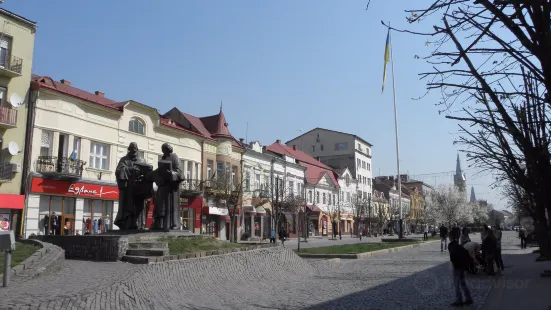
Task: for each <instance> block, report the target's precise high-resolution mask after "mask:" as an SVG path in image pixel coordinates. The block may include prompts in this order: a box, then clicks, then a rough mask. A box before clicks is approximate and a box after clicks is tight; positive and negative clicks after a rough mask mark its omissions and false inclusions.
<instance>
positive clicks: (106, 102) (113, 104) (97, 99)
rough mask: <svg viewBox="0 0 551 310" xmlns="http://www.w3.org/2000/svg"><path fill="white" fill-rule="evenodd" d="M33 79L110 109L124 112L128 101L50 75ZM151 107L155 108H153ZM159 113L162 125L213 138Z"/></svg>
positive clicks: (41, 84) (46, 86)
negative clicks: (88, 90) (71, 84)
mask: <svg viewBox="0 0 551 310" xmlns="http://www.w3.org/2000/svg"><path fill="white" fill-rule="evenodd" d="M32 81H33V82H35V83H37V84H38V86H39V87H44V88H47V89H51V90H53V91H57V92H59V93H62V94H65V95H68V96H71V97H75V98H78V99H81V100H84V101H88V102H90V103H94V104H97V105H100V106H102V107H105V108H108V109H114V110H118V111H121V112H122V111H123V110H124V105H125V104H126V102H117V101H115V100H112V99H109V98H106V97H104V96H99V95H96V94H93V93H89V92H87V91H84V90H82V89H79V88H76V87H73V86H70V85H66V84H63V83H61V82H57V81H54V80H53V79H52V78H51V77H48V76H38V75H35V74H33V75H32ZM150 108H151V107H150ZM151 109H154V108H151ZM157 114H158V112H157ZM158 115H159V118H160V124H161V125H162V126H166V127H170V128H173V129H176V130H180V131H184V132H187V133H190V134H192V135H196V136H200V137H206V138H209V139H210V138H211V137H210V135H208V136H205V135H204V134H202V133H196V132H194V131H191V130H189V129H186V128H184V127H182V126H180V125H178V124H177V123H175V122H171V121H170V120H169V119H168V118H166V117H163V116H162V115H160V114H158Z"/></svg>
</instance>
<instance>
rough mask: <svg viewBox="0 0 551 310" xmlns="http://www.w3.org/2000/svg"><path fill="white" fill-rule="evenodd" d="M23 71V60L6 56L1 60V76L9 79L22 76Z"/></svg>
mask: <svg viewBox="0 0 551 310" xmlns="http://www.w3.org/2000/svg"><path fill="white" fill-rule="evenodd" d="M22 69H23V59H21V58H19V57H15V56H11V57H10V56H9V55H8V56H6V57H5V58H4V59H0V75H3V76H7V77H12V78H13V77H18V76H21V72H22Z"/></svg>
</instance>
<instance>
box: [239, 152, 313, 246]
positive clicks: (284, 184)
mask: <svg viewBox="0 0 551 310" xmlns="http://www.w3.org/2000/svg"><path fill="white" fill-rule="evenodd" d="M243 169H244V171H243V174H244V176H243V178H244V190H243V213H244V216H243V223H242V225H241V226H242V227H243V228H244V231H245V233H247V234H248V235H249V236H250V237H251V238H261V237H262V236H263V235H264V234H266V235H267V236H269V234H270V231H271V230H274V231H276V233H277V231H279V228H278V229H275V227H274V225H275V224H274V221H273V218H272V204H271V200H274V199H276V198H275V195H276V194H275V193H276V191H277V190H279V191H280V193H281V196H282V198H281V199H283V197H288V196H295V197H296V196H299V197H300V196H303V195H304V180H305V171H306V168H305V167H303V166H301V165H299V164H297V163H296V162H295V160H294V158H292V157H291V156H286V157H283V158H282V157H278V156H274V155H273V154H271V153H269V152H267V151H266V150H265V148H263V147H262V146H261V145H260V143H259V142H251V143H249V145H248V146H247V148H246V151H245V154H243ZM277 183H278V184H277ZM276 184H277V185H276ZM284 221H285V222H288V223H289V225H288V226H287V227H285V228H286V229H288V230H289V231H291V233H293V231H294V230H295V229H296V216H295V215H294V214H284V218H283V219H282V221H280V222H281V223H282V222H284ZM289 228H291V229H289Z"/></svg>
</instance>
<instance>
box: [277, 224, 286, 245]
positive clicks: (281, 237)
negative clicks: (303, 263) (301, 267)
mask: <svg viewBox="0 0 551 310" xmlns="http://www.w3.org/2000/svg"><path fill="white" fill-rule="evenodd" d="M286 237H287V232H286V231H285V229H283V228H281V229H280V230H279V240H281V245H282V246H285V238H286Z"/></svg>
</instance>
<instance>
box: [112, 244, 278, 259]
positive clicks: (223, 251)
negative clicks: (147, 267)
mask: <svg viewBox="0 0 551 310" xmlns="http://www.w3.org/2000/svg"><path fill="white" fill-rule="evenodd" d="M273 247H277V246H275V245H270V244H262V245H255V246H248V247H241V248H231V249H220V250H212V251H201V252H194V253H182V254H177V255H176V254H174V255H166V256H147V257H145V256H140V257H135V258H136V259H126V260H123V261H126V262H128V263H132V264H159V263H166V262H173V261H182V260H188V259H195V258H205V257H210V256H218V255H226V254H232V253H238V252H248V251H253V250H260V249H268V248H273Z"/></svg>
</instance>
